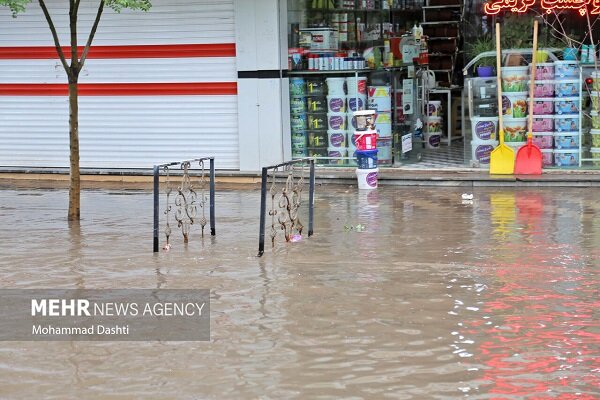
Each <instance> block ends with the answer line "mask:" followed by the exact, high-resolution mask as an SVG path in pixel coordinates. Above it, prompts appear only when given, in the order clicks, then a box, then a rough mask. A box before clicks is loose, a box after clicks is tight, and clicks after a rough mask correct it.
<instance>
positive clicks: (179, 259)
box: [0, 186, 600, 399]
mask: <svg viewBox="0 0 600 400" xmlns="http://www.w3.org/2000/svg"><path fill="white" fill-rule="evenodd" d="M468 190H469V191H470V192H472V193H473V194H474V200H473V202H472V204H470V202H465V203H466V204H463V200H462V199H461V194H462V193H463V191H464V189H455V188H442V187H435V188H413V187H400V188H393V187H386V188H380V189H378V190H376V191H373V192H369V193H358V192H357V191H356V189H355V188H350V187H345V186H319V187H317V195H316V206H315V207H316V208H315V235H314V236H313V237H311V238H307V237H306V236H304V237H303V238H302V240H301V241H299V242H296V243H288V244H286V243H285V242H283V241H282V239H281V236H279V239H278V242H277V243H276V246H275V248H274V249H272V248H271V246H270V243H268V245H267V251H266V252H265V255H264V256H263V257H262V258H257V257H256V254H257V246H258V217H259V192H258V191H256V190H235V191H233V190H232V191H220V192H219V193H218V194H217V236H216V238H214V239H211V238H210V237H206V238H205V239H201V238H200V237H199V235H198V231H193V232H192V236H191V242H190V244H189V245H188V246H187V248H186V247H185V246H184V245H183V243H182V241H181V237H180V235H179V234H177V230H176V229H174V235H173V236H174V239H173V247H172V248H171V250H170V251H169V252H162V251H161V252H160V253H159V254H157V255H154V254H153V253H152V195H151V192H150V191H144V190H129V191H128V190H122V189H119V190H114V189H105V190H86V191H84V192H83V194H82V221H81V224H80V225H79V226H72V227H68V226H67V223H66V221H65V216H66V204H67V191H66V190H63V189H57V190H47V189H45V190H41V189H15V188H11V187H5V188H4V189H0V287H2V288H88V289H97V288H169V289H201V288H210V290H211V341H210V342H3V343H0V382H1V384H0V398H3V399H25V398H27V399H33V398H54V399H76V398H81V399H107V398H111V399H135V398H143V399H337V398H344V399H387V398H390V399H455V398H471V399H598V398H600V318H599V317H600V311H599V310H600V201H599V200H600V190H599V189H493V188H485V189H484V188H476V189H468ZM305 194H306V193H305ZM305 222H306V219H305ZM268 224H269V225H270V219H269V218H268ZM359 224H360V225H363V226H364V229H361V227H359V229H356V226H357V225H359ZM268 233H269V229H267V235H268ZM161 240H162V238H161ZM0 323H1V322H0Z"/></svg>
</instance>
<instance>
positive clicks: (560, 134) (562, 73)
mask: <svg viewBox="0 0 600 400" xmlns="http://www.w3.org/2000/svg"><path fill="white" fill-rule="evenodd" d="M554 78H555V82H554V96H555V99H554V116H555V119H554V130H555V132H554V153H553V154H554V165H555V166H557V167H578V166H579V157H580V154H579V132H580V129H581V120H580V108H581V81H580V79H579V64H578V63H577V61H555V62H554Z"/></svg>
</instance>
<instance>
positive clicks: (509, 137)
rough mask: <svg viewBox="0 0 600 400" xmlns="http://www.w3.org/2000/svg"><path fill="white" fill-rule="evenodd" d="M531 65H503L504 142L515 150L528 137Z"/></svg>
mask: <svg viewBox="0 0 600 400" xmlns="http://www.w3.org/2000/svg"><path fill="white" fill-rule="evenodd" d="M528 82H529V67H528V66H523V67H502V112H503V115H504V142H505V143H506V144H507V145H508V146H510V147H512V148H513V149H514V150H515V152H516V151H517V150H518V149H519V148H521V146H523V145H524V144H525V140H526V137H527V116H528V114H529V113H528V104H527V98H528V90H529V85H528Z"/></svg>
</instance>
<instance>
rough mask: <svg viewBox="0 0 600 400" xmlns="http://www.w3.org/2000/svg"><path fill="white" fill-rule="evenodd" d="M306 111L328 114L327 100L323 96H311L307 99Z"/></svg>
mask: <svg viewBox="0 0 600 400" xmlns="http://www.w3.org/2000/svg"><path fill="white" fill-rule="evenodd" d="M306 109H307V111H308V112H309V113H326V112H327V98H325V97H323V96H310V97H307V98H306Z"/></svg>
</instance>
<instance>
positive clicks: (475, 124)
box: [471, 117, 498, 140]
mask: <svg viewBox="0 0 600 400" xmlns="http://www.w3.org/2000/svg"><path fill="white" fill-rule="evenodd" d="M471 129H472V131H473V140H496V138H497V137H498V136H497V135H498V117H473V118H471Z"/></svg>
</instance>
